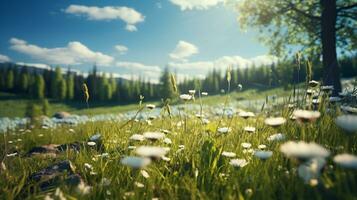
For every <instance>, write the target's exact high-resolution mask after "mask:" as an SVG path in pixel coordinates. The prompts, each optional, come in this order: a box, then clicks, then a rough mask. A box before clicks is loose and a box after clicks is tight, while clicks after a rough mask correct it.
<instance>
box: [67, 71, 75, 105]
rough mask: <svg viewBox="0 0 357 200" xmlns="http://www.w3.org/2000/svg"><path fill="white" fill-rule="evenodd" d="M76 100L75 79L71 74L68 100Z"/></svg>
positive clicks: (68, 80)
mask: <svg viewBox="0 0 357 200" xmlns="http://www.w3.org/2000/svg"><path fill="white" fill-rule="evenodd" d="M73 98H74V77H73V75H71V74H68V75H67V99H68V100H73Z"/></svg>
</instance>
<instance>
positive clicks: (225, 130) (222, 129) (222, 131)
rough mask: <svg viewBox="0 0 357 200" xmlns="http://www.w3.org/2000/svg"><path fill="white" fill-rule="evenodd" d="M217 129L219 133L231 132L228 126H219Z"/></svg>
mask: <svg viewBox="0 0 357 200" xmlns="http://www.w3.org/2000/svg"><path fill="white" fill-rule="evenodd" d="M217 131H218V133H220V134H225V133H228V132H231V128H229V127H221V128H218V130H217Z"/></svg>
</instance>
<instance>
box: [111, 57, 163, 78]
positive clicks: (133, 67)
mask: <svg viewBox="0 0 357 200" xmlns="http://www.w3.org/2000/svg"><path fill="white" fill-rule="evenodd" d="M115 66H116V67H118V68H119V69H120V70H121V71H122V73H121V77H122V78H127V79H128V77H133V78H134V79H137V78H139V77H140V76H142V77H144V78H150V81H152V82H155V83H158V81H159V77H160V75H161V71H162V70H161V68H160V67H159V66H157V65H145V64H142V63H138V62H126V61H122V62H117V63H116V64H115ZM124 75H125V77H124ZM129 79H130V78H129Z"/></svg>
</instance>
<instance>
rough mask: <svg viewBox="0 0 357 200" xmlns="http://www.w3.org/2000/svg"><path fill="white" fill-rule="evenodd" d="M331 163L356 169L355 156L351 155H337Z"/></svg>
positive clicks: (356, 158) (356, 160) (356, 157)
mask: <svg viewBox="0 0 357 200" xmlns="http://www.w3.org/2000/svg"><path fill="white" fill-rule="evenodd" d="M333 161H334V162H335V163H336V164H338V165H340V166H341V167H345V168H351V169H357V156H355V155H351V154H347V153H344V154H338V155H336V156H335V157H334V158H333Z"/></svg>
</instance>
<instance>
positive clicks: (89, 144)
mask: <svg viewBox="0 0 357 200" xmlns="http://www.w3.org/2000/svg"><path fill="white" fill-rule="evenodd" d="M87 145H88V146H95V145H97V144H96V143H95V142H87Z"/></svg>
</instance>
